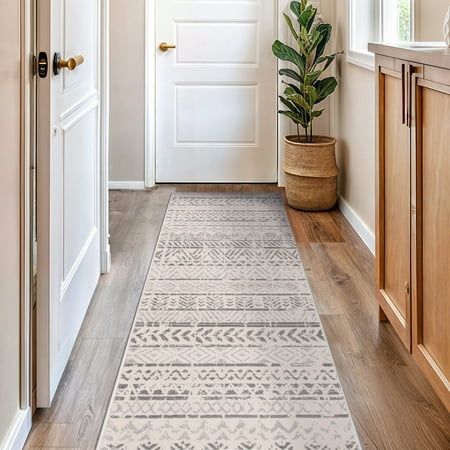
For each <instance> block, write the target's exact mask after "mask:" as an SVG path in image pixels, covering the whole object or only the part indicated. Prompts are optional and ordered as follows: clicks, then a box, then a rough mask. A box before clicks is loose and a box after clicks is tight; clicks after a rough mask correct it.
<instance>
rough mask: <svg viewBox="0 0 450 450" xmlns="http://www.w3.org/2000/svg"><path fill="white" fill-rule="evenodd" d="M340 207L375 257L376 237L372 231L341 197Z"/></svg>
mask: <svg viewBox="0 0 450 450" xmlns="http://www.w3.org/2000/svg"><path fill="white" fill-rule="evenodd" d="M338 205H339V209H340V210H341V212H342V214H343V215H344V217H345V218H346V219H347V220H348V221H349V222H350V225H351V226H352V227H353V229H354V230H355V231H356V232H357V233H358V235H359V237H360V238H361V239H362V241H363V242H364V244H365V245H366V246H367V248H368V249H369V250H370V251H371V253H372V254H373V255H375V235H374V233H373V232H372V230H371V229H370V228H369V227H368V226H367V225H366V223H365V222H364V221H363V220H362V219H361V217H359V216H358V214H357V213H356V211H355V210H354V209H353V208H352V207H351V206H350V205H349V204H348V203H347V202H346V201H345V200H344V199H343V198H342V197H341V196H339V200H338Z"/></svg>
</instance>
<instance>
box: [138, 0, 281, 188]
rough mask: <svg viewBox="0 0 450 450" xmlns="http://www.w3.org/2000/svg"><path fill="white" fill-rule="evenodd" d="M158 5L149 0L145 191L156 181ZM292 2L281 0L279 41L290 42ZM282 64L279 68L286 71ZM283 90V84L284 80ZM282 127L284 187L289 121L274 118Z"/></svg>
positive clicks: (279, 161)
mask: <svg viewBox="0 0 450 450" xmlns="http://www.w3.org/2000/svg"><path fill="white" fill-rule="evenodd" d="M156 2H157V0H145V10H146V13H145V40H146V41H145V42H146V48H145V187H146V188H151V187H153V186H154V185H155V182H156V181H155V180H156V136H155V130H156V126H155V124H156V50H157V49H156V40H155V34H156ZM289 3H290V1H289V0H277V9H276V11H277V18H278V19H277V24H278V25H277V36H278V39H280V40H284V41H286V40H287V39H288V33H287V27H286V26H285V23H284V19H283V16H282V14H281V12H282V11H284V10H285V8H286V7H287V6H288V5H289ZM283 65H284V64H283V63H280V62H279V63H278V68H279V69H280V68H281V67H283ZM280 86H281V80H280ZM274 120H276V123H277V127H278V149H277V152H278V184H279V185H280V186H282V185H283V180H284V174H283V170H282V165H281V160H282V149H283V147H284V136H285V135H286V134H289V130H290V124H289V121H288V120H286V119H285V118H283V117H282V116H280V115H279V114H277V117H274Z"/></svg>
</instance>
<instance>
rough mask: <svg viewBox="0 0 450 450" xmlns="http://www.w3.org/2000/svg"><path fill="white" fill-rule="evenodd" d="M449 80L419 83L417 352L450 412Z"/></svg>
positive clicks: (415, 311) (421, 81)
mask: <svg viewBox="0 0 450 450" xmlns="http://www.w3.org/2000/svg"><path fill="white" fill-rule="evenodd" d="M442 74H443V75H445V72H443V73H442ZM446 77H447V80H448V84H449V85H447V86H446V85H444V84H439V83H436V82H432V81H427V80H426V79H418V80H417V89H416V90H415V91H416V92H415V96H416V105H417V121H416V123H417V130H416V134H417V170H416V174H417V175H416V178H417V181H416V186H417V225H416V227H415V228H416V229H415V235H416V236H415V239H414V241H415V252H414V253H415V254H416V257H415V258H414V264H413V269H414V273H415V277H416V281H415V285H416V286H417V287H416V289H415V294H414V308H413V309H414V317H413V320H414V332H413V353H414V355H415V356H416V359H417V360H418V363H419V364H420V366H421V367H422V368H423V370H424V371H425V373H426V374H427V375H428V378H429V379H430V381H431V382H432V383H433V385H434V386H435V388H436V390H437V391H438V393H440V394H441V395H440V396H441V398H442V399H443V400H444V403H446V405H447V408H449V409H450V391H449V389H450V381H449V379H450V72H447V76H446ZM441 78H443V79H444V78H445V77H443V76H442V77H441Z"/></svg>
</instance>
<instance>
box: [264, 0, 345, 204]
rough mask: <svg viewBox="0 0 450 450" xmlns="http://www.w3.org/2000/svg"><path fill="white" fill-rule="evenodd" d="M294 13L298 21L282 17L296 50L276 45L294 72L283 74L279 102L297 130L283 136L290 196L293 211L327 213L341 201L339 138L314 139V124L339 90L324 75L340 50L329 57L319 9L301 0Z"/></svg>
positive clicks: (327, 27) (328, 28)
mask: <svg viewBox="0 0 450 450" xmlns="http://www.w3.org/2000/svg"><path fill="white" fill-rule="evenodd" d="M290 9H291V11H292V13H293V15H294V17H295V19H294V20H293V19H291V17H290V16H289V15H288V14H284V17H285V19H286V22H287V25H288V27H289V30H290V32H291V33H292V36H293V40H294V42H295V48H292V47H290V46H289V45H287V44H283V43H282V42H280V41H278V40H277V41H275V42H274V44H273V47H272V49H273V53H274V54H275V56H276V57H277V58H279V59H281V60H282V61H287V62H289V63H291V64H292V68H285V69H281V70H280V75H282V76H284V77H285V78H286V79H285V80H283V83H284V84H285V85H286V89H285V90H284V93H283V95H281V96H280V100H281V102H282V103H283V105H284V106H286V108H287V109H286V110H281V111H279V113H280V114H283V115H285V116H287V117H289V119H291V120H292V121H293V122H294V123H295V125H296V128H297V134H296V135H293V136H286V137H285V159H284V171H285V173H286V196H287V200H288V204H289V205H290V206H291V207H293V208H295V209H301V210H307V211H323V210H327V209H331V208H333V207H334V205H335V204H336V201H337V182H338V175H339V171H338V168H337V165H336V154H335V146H336V140H335V139H334V138H331V137H326V136H315V135H314V132H313V122H314V119H316V118H317V117H319V116H321V115H322V113H323V111H324V110H323V109H320V107H318V105H319V104H320V103H322V102H323V101H324V100H325V99H326V98H327V97H329V96H330V95H331V94H332V93H333V92H334V91H335V90H336V87H337V85H338V82H337V80H336V78H334V77H331V76H328V77H325V76H324V73H325V72H326V70H327V69H328V68H329V67H330V65H331V64H332V63H333V62H334V60H335V58H336V56H337V55H338V54H339V53H342V52H338V53H334V54H331V55H326V54H325V49H326V46H327V44H328V43H329V41H330V39H331V32H332V26H331V25H330V24H326V23H323V22H322V21H321V20H318V17H317V8H314V7H313V6H312V5H311V4H309V3H308V1H307V0H300V1H292V2H291V3H290ZM295 22H296V23H295ZM300 128H302V129H303V130H304V133H303V135H301V134H300Z"/></svg>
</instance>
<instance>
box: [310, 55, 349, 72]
mask: <svg viewBox="0 0 450 450" xmlns="http://www.w3.org/2000/svg"><path fill="white" fill-rule="evenodd" d="M343 53H344V52H342V51H341V52H336V53H333V54H332V55H328V56H321V57H320V58H319V59H318V60H317V61H316V64H322V63H323V62H326V64H325V65H324V66H323V68H322V71H323V72H325V70H327V69H328V67H330V65H331V64H332V62H333V61H334V60H335V59H336V56H337V55H342V54H343Z"/></svg>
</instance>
